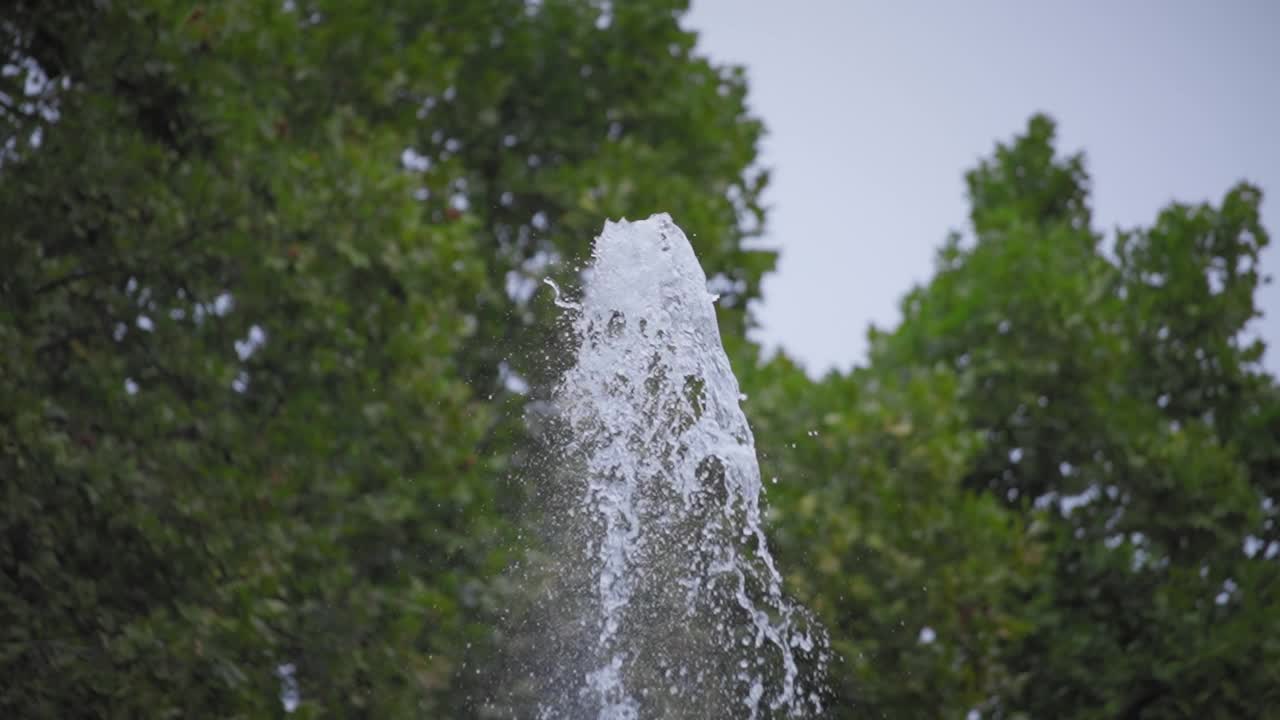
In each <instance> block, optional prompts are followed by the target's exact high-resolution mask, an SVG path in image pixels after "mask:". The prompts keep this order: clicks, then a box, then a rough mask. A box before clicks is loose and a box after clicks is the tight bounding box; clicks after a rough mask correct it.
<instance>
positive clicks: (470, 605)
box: [0, 0, 1280, 718]
mask: <svg viewBox="0 0 1280 720" xmlns="http://www.w3.org/2000/svg"><path fill="white" fill-rule="evenodd" d="M683 10H684V3H683V2H679V1H678V0H647V1H646V2H634V3H617V2H614V3H605V2H588V1H587V0H578V1H575V0H545V1H544V2H541V3H526V2H523V1H521V0H473V1H468V2H461V1H459V0H431V1H429V2H407V1H405V2H389V3H388V2H372V1H369V0H360V1H358V2H343V3H338V2H303V1H301V0H299V1H298V2H289V3H280V2H274V1H273V2H268V1H266V0H262V1H259V2H238V3H225V4H212V3H211V4H198V3H191V2H186V3H178V2H173V1H172V0H148V1H147V2H142V3H102V2H94V1H91V0H74V1H72V2H65V3H34V2H20V3H11V4H10V5H8V6H6V8H5V10H4V11H3V14H0V37H3V38H4V42H5V49H4V53H5V60H4V63H5V67H6V69H5V70H4V72H3V73H0V140H2V141H3V142H2V143H0V258H3V260H4V263H5V264H4V268H3V270H0V490H2V491H3V501H4V502H3V505H2V506H0V677H2V678H4V679H3V680H0V715H3V716H5V717H9V716H13V717H66V716H110V717H152V716H192V715H194V716H204V715H210V716H236V717H259V716H275V715H281V714H283V713H284V708H283V707H282V703H281V693H282V689H287V688H288V687H289V686H290V683H294V684H296V686H297V689H298V691H299V693H300V694H299V698H298V699H299V700H300V704H299V705H298V707H297V708H296V711H295V714H297V715H301V716H306V717H311V716H321V715H335V716H342V717H346V716H352V717H418V716H426V717H441V716H443V717H461V716H475V715H484V714H486V713H488V714H494V713H497V712H498V710H497V708H496V706H494V705H492V704H489V703H488V702H486V698H487V697H488V695H489V694H490V693H491V692H492V691H493V688H492V687H491V686H492V685H493V683H494V682H495V678H496V677H499V676H500V673H498V672H496V670H494V669H496V667H497V661H496V659H495V655H494V654H495V653H499V652H503V651H504V650H509V649H510V646H512V645H514V644H516V643H518V642H519V638H512V637H505V636H503V635H501V633H498V632H495V628H496V627H497V625H496V622H495V617H496V616H498V615H499V614H501V613H502V612H503V611H504V609H505V608H506V607H507V606H508V605H509V604H511V603H512V602H513V599H512V597H511V593H520V592H523V591H525V590H527V588H520V587H511V586H510V585H509V584H508V585H506V586H504V585H503V583H502V582H501V581H499V580H498V578H497V575H498V573H499V571H500V570H501V569H502V568H503V567H505V566H506V564H507V563H508V561H509V560H511V559H512V558H511V556H510V553H509V549H510V548H512V547H513V546H514V547H517V548H518V547H519V546H518V544H516V543H515V542H514V537H513V536H514V530H513V529H512V527H511V520H512V518H511V517H510V514H509V511H510V510H511V509H512V508H513V507H515V506H516V505H515V501H514V496H515V495H517V494H518V491H519V488H518V487H515V486H514V485H513V484H511V483H510V482H509V481H508V480H507V478H508V477H509V476H510V474H511V473H512V472H513V471H515V470H518V469H519V467H520V464H521V463H522V462H523V461H524V456H523V454H522V452H521V448H522V446H523V444H522V443H523V439H522V437H521V434H522V432H523V427H522V425H521V421H520V417H521V415H520V413H519V410H520V406H521V404H522V403H524V402H525V401H526V400H528V399H530V398H532V397H535V396H536V394H537V393H538V391H539V388H541V387H544V386H545V381H546V380H547V379H548V378H550V377H552V376H553V375H554V373H555V372H556V371H557V369H558V365H557V363H558V362H560V361H559V360H558V359H557V357H556V356H555V355H554V352H553V351H552V350H550V348H554V347H555V343H556V341H557V333H558V332H559V329H558V327H557V325H556V323H555V322H553V318H554V316H555V312H554V309H553V308H551V307H550V302H549V300H548V299H547V295H546V293H543V294H541V295H539V294H537V289H538V287H539V285H538V281H539V280H540V279H541V278H542V277H544V276H547V275H552V276H556V277H560V278H561V279H564V278H565V277H566V276H572V275H573V274H574V273H575V272H576V271H577V269H578V268H579V267H580V266H581V261H582V260H583V258H584V256H585V254H586V252H587V248H588V247H589V242H590V239H591V237H592V236H593V234H594V233H595V232H596V231H597V230H598V228H599V225H600V222H601V219H602V218H604V217H618V216H623V215H627V216H631V217H639V216H644V215H647V214H648V213H650V212H653V211H658V210H666V211H670V212H671V213H672V214H673V215H674V216H675V217H676V218H677V220H678V221H679V222H680V223H681V224H682V225H683V226H684V227H686V228H688V229H689V230H690V231H691V234H692V236H693V240H694V244H695V246H696V249H697V251H698V253H699V256H700V257H701V259H702V261H703V264H704V266H705V267H706V268H707V270H708V274H709V275H710V276H712V277H713V278H714V279H715V282H716V290H717V291H718V292H719V293H720V294H721V296H722V297H721V301H720V305H721V320H722V325H723V334H724V338H725V341H726V343H727V344H728V345H729V348H730V351H731V354H732V355H733V356H734V357H735V358H736V360H737V362H736V365H737V367H738V370H739V373H740V376H741V381H742V385H743V389H744V391H745V392H746V393H747V394H748V395H749V399H748V400H747V401H746V407H747V411H748V413H749V415H750V416H751V418H752V421H753V423H754V427H755V432H756V439H757V442H758V444H759V447H760V450H761V456H762V462H763V469H764V476H765V477H766V478H773V477H777V478H779V481H778V482H777V483H776V484H775V483H769V484H768V489H769V503H770V507H771V516H772V517H771V520H772V534H773V541H774V543H775V545H776V546H777V548H778V554H779V555H780V564H781V567H782V568H783V569H784V571H785V572H786V573H787V574H788V582H789V585H788V587H789V588H790V590H791V591H792V592H794V593H795V594H796V595H797V596H799V597H800V598H801V599H802V600H803V601H804V602H806V603H807V604H808V605H809V606H810V607H812V608H813V609H814V610H815V611H816V612H817V613H818V614H819V615H820V616H821V617H822V618H823V620H824V621H825V622H826V624H827V626H828V628H829V629H830V631H831V633H832V636H833V640H834V644H835V647H836V649H837V651H838V652H839V654H840V657H841V660H840V661H838V662H837V663H835V664H834V665H833V667H832V671H831V677H830V682H831V689H832V695H833V702H832V706H833V715H835V716H847V717H864V716H872V717H874V716H880V717H904V718H907V717H920V716H927V717H935V716H947V717H962V716H964V715H965V714H966V713H967V712H968V711H969V710H970V709H977V710H979V711H980V712H981V713H982V714H983V717H996V718H1019V717H1021V718H1028V717H1079V718H1091V717H1099V718H1101V717H1129V718H1172V717H1186V716H1195V717H1261V716H1265V715H1266V714H1267V713H1268V712H1271V711H1270V708H1271V707H1274V706H1276V705H1277V704H1278V703H1280V697H1278V696H1277V690H1276V687H1277V685H1276V683H1275V681H1274V679H1275V678H1276V677H1280V639H1278V638H1280V633H1276V632H1270V630H1273V629H1274V628H1276V627H1280V597H1277V593H1278V592H1280V583H1277V572H1278V571H1277V564H1276V559H1275V556H1276V553H1277V552H1278V551H1280V522H1278V518H1277V514H1280V503H1277V497H1278V496H1280V388H1278V387H1277V385H1276V383H1275V380H1274V378H1272V377H1271V376H1269V375H1267V374H1265V373H1264V372H1263V371H1262V370H1261V367H1260V364H1259V363H1260V359H1261V356H1262V352H1263V347H1262V345H1261V343H1259V342H1256V341H1250V340H1249V339H1248V338H1249V322H1250V320H1251V319H1253V318H1254V317H1256V315H1257V314H1258V308H1257V307H1256V305H1255V296H1256V291H1257V288H1258V285H1259V283H1260V282H1262V278H1261V277H1260V275H1259V272H1258V261H1259V254H1260V252H1261V250H1262V248H1263V247H1265V245H1266V244H1267V241H1268V237H1267V233H1266V231H1265V229H1264V228H1263V227H1262V225H1261V221H1260V216H1259V205H1260V203H1261V194H1260V192H1259V190H1258V189H1256V188H1254V187H1251V186H1249V185H1240V186H1238V187H1236V188H1234V189H1232V190H1231V191H1230V192H1228V193H1227V194H1226V196H1225V197H1224V199H1223V200H1222V201H1221V202H1220V203H1218V204H1214V205H1201V206H1184V205H1173V206H1171V207H1170V208H1168V209H1167V210H1165V211H1164V212H1162V213H1161V214H1160V216H1159V217H1158V218H1157V219H1156V221H1155V223H1154V224H1153V225H1152V226H1151V227H1149V228H1138V229H1132V230H1128V231H1125V232H1122V233H1120V234H1119V236H1118V238H1117V240H1116V242H1115V244H1114V246H1111V245H1109V244H1105V243H1104V238H1103V237H1102V236H1101V235H1100V234H1098V233H1096V232H1095V231H1094V230H1093V229H1092V227H1091V215H1090V209H1089V204H1088V176H1087V174H1086V172H1085V164H1084V160H1083V157H1081V156H1071V157H1065V158H1064V157H1061V156H1059V155H1058V154H1057V152H1056V148H1055V145H1054V126H1053V123H1052V122H1051V121H1049V120H1048V119H1047V118H1043V117H1036V118H1033V119H1032V120H1031V122H1030V124H1029V126H1028V129H1027V132H1026V133H1025V134H1024V135H1022V136H1020V137H1018V138H1016V139H1015V140H1014V141H1013V142H1012V143H1009V144H1004V145H1000V146H999V147H997V148H996V150H995V152H994V154H993V156H992V157H991V158H990V159H988V160H986V161H984V162H982V163H981V164H980V165H979V166H978V167H977V168H976V169H974V170H973V171H972V172H970V173H969V174H968V176H967V181H968V187H969V194H970V198H971V201H972V214H971V221H972V223H971V224H972V238H971V239H970V240H968V241H966V240H964V239H963V238H962V237H961V236H959V235H956V236H953V237H952V238H950V239H949V240H948V241H947V242H946V244H945V245H944V246H943V248H942V249H941V251H940V253H939V256H938V267H937V273H936V276H935V277H934V278H933V279H932V280H931V281H930V282H929V283H928V284H927V285H926V286H923V287H920V288H917V289H915V290H913V291H912V292H911V293H909V294H908V295H907V297H906V298H905V300H904V302H903V306H902V307H903V321H902V323H901V324H900V326H899V327H897V328H895V329H893V330H892V331H888V332H873V336H872V348H873V349H872V354H871V358H870V363H869V365H868V366H867V367H865V368H861V369H858V370H856V371H854V372H851V373H848V374H845V375H836V374H833V375H829V376H828V377H825V378H823V379H821V380H818V381H813V380H811V379H809V378H808V377H806V376H805V374H804V373H803V372H802V371H801V370H800V369H799V368H798V367H796V366H795V365H794V364H792V363H791V362H790V361H789V360H787V359H786V358H785V357H775V358H773V359H771V360H769V361H767V362H760V361H758V359H757V352H758V349H757V348H756V347H755V346H754V345H752V344H751V343H749V342H748V341H747V340H746V339H745V330H746V329H747V327H748V325H749V323H750V315H749V312H748V309H747V304H748V302H749V301H751V300H753V299H756V298H758V297H759V287H760V279H761V277H762V276H763V274H764V273H766V272H768V271H769V270H771V269H772V267H773V262H774V255H773V253H770V252H766V251H760V250H753V249H748V248H747V247H746V243H745V241H747V240H748V239H750V238H752V237H754V236H756V235H757V234H758V233H759V231H760V228H761V227H762V222H763V211H762V208H761V206H760V203H759V194H760V191H761V190H762V188H763V187H764V185H765V183H766V182H767V177H768V176H767V174H766V173H764V172H763V171H761V170H759V169H758V168H756V167H755V166H754V162H755V158H756V151H757V146H758V142H759V139H760V137H761V133H762V128H761V126H760V124H759V123H758V122H757V121H756V120H755V119H753V118H752V117H750V115H749V114H748V113H747V112H746V109H745V93H746V83H745V79H744V78H743V76H742V74H741V72H740V71H738V70H733V69H724V68H718V67H715V66H713V65H712V64H710V63H708V62H707V61H706V60H705V59H702V58H700V57H698V55H697V54H696V53H695V51H694V45H695V39H696V38H695V37H694V36H693V35H692V34H691V33H688V32H685V31H683V30H682V29H681V28H680V27H679V24H678V20H679V16H680V14H681V12H682V11H683ZM409 148H411V149H412V150H413V152H406V149H409ZM520 377H523V378H524V379H525V380H527V381H528V382H529V383H530V384H531V385H532V387H533V394H532V395H530V396H528V397H526V396H523V395H521V393H520V392H518V388H519V386H520V380H519V378H520ZM513 388H515V389H517V390H513ZM504 644H505V646H504ZM286 666H287V667H288V668H290V670H289V671H288V672H287V673H284V674H286V675H287V676H288V677H287V678H286V679H282V678H281V677H280V675H281V674H282V671H283V670H284V668H285V667H286Z"/></svg>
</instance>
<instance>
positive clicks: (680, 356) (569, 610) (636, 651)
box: [541, 214, 829, 720]
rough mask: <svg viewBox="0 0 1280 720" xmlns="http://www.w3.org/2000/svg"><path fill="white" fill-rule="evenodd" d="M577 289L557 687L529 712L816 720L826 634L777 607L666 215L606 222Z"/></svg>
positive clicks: (756, 482)
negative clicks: (813, 719)
mask: <svg viewBox="0 0 1280 720" xmlns="http://www.w3.org/2000/svg"><path fill="white" fill-rule="evenodd" d="M587 278H588V279H587V281H586V284H585V287H584V289H583V293H582V297H581V301H580V303H577V304H575V303H570V302H567V301H565V300H562V299H561V298H560V297H559V295H560V293H559V289H558V288H556V290H557V293H556V294H557V298H556V300H557V305H558V306H560V307H562V308H565V309H566V310H568V311H570V318H571V320H572V323H573V330H574V335H575V336H576V338H577V340H578V342H579V343H580V345H579V347H578V351H577V355H576V363H575V364H574V365H573V367H572V368H571V369H569V370H568V372H566V373H565V374H564V376H563V378H562V379H561V381H560V383H559V385H558V386H557V387H556V390H555V393H554V403H555V405H556V407H557V409H558V412H559V414H560V416H561V420H562V421H563V428H564V431H563V437H562V439H561V440H560V448H559V450H560V452H559V455H558V457H559V458H560V461H559V462H558V464H557V473H556V476H557V478H558V479H559V481H560V483H561V484H562V485H563V486H564V487H565V488H566V489H565V490H563V491H562V492H564V493H567V495H568V497H567V499H566V501H565V502H564V504H563V507H562V511H561V512H560V513H559V516H558V517H556V518H553V519H554V521H555V522H556V523H558V524H559V526H560V527H559V532H560V536H559V537H560V540H559V542H558V543H557V544H558V546H559V547H558V548H557V549H553V550H554V551H555V552H558V553H559V555H558V556H559V557H560V558H561V561H560V563H559V566H558V569H557V570H556V571H555V572H556V573H558V574H559V575H560V576H561V577H560V578H558V581H559V583H560V586H561V588H562V589H561V591H560V593H559V594H558V595H556V596H555V597H556V598H558V599H557V600H555V601H554V602H553V604H555V606H556V607H555V608H554V614H555V615H557V616H558V624H556V630H554V631H553V632H552V634H554V635H556V639H555V640H554V641H551V642H550V643H549V645H550V646H553V647H555V648H556V650H555V651H554V652H555V654H556V657H555V659H554V661H553V662H554V663H555V664H556V665H557V666H558V667H559V670H558V672H561V673H563V676H562V677H561V678H560V679H559V680H558V681H554V682H553V683H552V684H550V685H549V686H548V688H549V689H547V690H544V697H543V701H542V708H541V716H542V717H545V718H561V717H572V718H587V717H595V718H599V719H600V720H628V719H630V718H640V717H645V718H648V717H699V718H715V717H731V718H742V717H751V718H756V717H777V716H786V717H805V716H811V715H815V714H820V713H821V695H822V688H823V673H824V670H825V664H826V661H827V657H828V655H829V650H828V646H827V640H826V636H825V633H824V632H823V631H822V629H821V627H819V626H818V625H817V624H816V622H814V621H813V620H812V619H811V618H810V616H809V615H808V614H807V613H806V612H805V611H804V610H803V608H800V607H799V606H796V605H794V604H792V603H790V602H789V601H788V600H787V599H786V598H785V597H784V596H783V593H782V587H781V585H782V579H781V576H780V574H779V572H778V570H777V568H776V567H775V564H774V561H773V558H772V556H771V555H770V553H769V549H768V546H767V543H766V541H765V535H764V531H763V528H762V521H761V506H760V497H761V493H762V486H761V482H760V471H759V467H758V466H757V463H756V457H755V447H754V440H753V438H752V435H751V430H750V428H749V427H748V425H747V420H746V417H745V416H744V415H743V413H742V410H741V409H740V408H739V406H738V401H739V397H740V395H739V390H738V382H737V379H736V378H735V377H734V375H733V372H732V370H731V369H730V366H729V361H728V358H727V357H726V356H725V353H724V350H723V348H722V346H721V341H720V333H719V329H718V326H717V324H716V315H715V310H714V306H713V302H714V299H715V298H714V296H713V295H712V294H710V293H709V292H708V291H707V289H706V276H705V275H704V274H703V271H702V268H701V266H700V265H699V264H698V261H697V258H696V257H695V256H694V253H693V248H692V247H691V246H690V244H689V241H688V239H687V238H686V237H685V235H684V233H683V232H682V231H681V230H680V228H678V227H677V226H676V225H675V224H674V223H673V222H672V220H671V218H670V217H669V216H667V215H666V214H661V215H655V216H653V217H651V218H649V219H648V220H644V221H640V222H633V223H629V222H626V221H623V222H620V223H607V224H606V225H605V229H604V232H603V234H602V235H601V236H600V237H599V238H597V240H596V244H595V248H594V253H593V261H592V265H591V268H590V271H589V272H588V274H587ZM550 672H557V671H555V670H552V671H550ZM548 696H549V697H548Z"/></svg>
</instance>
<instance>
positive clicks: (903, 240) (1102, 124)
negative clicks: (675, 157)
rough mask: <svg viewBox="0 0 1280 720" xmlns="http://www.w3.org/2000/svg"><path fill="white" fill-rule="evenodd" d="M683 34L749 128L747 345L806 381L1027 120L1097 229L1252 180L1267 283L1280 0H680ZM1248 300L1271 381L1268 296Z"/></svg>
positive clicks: (885, 309)
mask: <svg viewBox="0 0 1280 720" xmlns="http://www.w3.org/2000/svg"><path fill="white" fill-rule="evenodd" d="M686 24H687V26H688V27H690V28H692V29H695V30H698V31H699V32H700V34H701V44H700V45H701V48H702V51H703V52H705V53H707V54H709V55H710V56H711V57H712V58H713V59H715V60H717V61H720V62H727V63H736V64H742V65H745V66H746V68H747V75H748V78H749V81H750V87H751V96H750V98H751V106H752V108H753V109H754V111H755V112H756V114H757V115H759V116H760V117H762V118H763V119H764V121H765V123H766V125H767V126H768V128H769V136H768V138H767V139H766V141H765V144H764V156H763V160H764V162H765V164H767V165H769V166H770V167H772V168H773V169H774V176H773V186H772V189H771V190H770V192H769V194H768V195H767V198H766V199H767V201H768V203H769V204H770V206H771V213H770V219H769V235H768V241H769V243H770V244H771V245H772V246H774V247H777V248H779V249H781V251H782V260H781V264H780V266H779V271H778V272H777V273H775V274H774V275H773V276H772V277H771V278H769V279H768V280H766V282H765V285H764V296H765V301H764V304H763V306H762V307H761V308H760V310H761V312H760V313H759V316H760V318H761V320H762V322H763V325H764V327H763V332H762V335H761V339H763V340H765V341H766V343H767V344H780V345H781V346H782V347H784V348H785V349H786V350H787V351H788V352H790V353H791V354H792V355H793V356H795V357H797V358H799V359H800V360H801V361H802V362H803V363H804V364H805V366H806V367H808V368H809V369H810V370H811V371H821V370H824V369H826V368H828V367H832V366H835V367H840V368H847V367H849V366H850V365H852V364H862V363H863V362H864V361H865V353H866V340H865V330H866V327H867V325H868V324H869V323H874V324H876V325H877V326H880V327H889V326H892V325H893V324H895V323H896V322H897V320H898V318H899V313H898V310H897V303H898V300H899V298H900V297H901V296H902V295H903V294H904V293H905V292H906V291H907V290H908V289H909V288H910V287H911V286H912V285H913V284H914V283H920V282H924V281H926V280H927V279H928V278H929V276H930V275H931V273H932V267H933V255H934V250H935V248H936V247H937V246H938V245H939V244H940V242H941V241H942V239H943V238H944V236H945V235H946V232H947V231H948V230H949V229H952V228H957V229H959V228H963V226H964V221H965V214H966V203H965V198H964V188H963V178H962V174H963V171H964V170H965V169H967V168H970V167H971V166H973V164H974V163H975V161H977V160H978V158H980V157H982V156H984V155H986V154H987V153H989V152H990V151H991V149H992V148H993V146H994V143H995V142H996V140H1004V139H1008V138H1009V137H1011V136H1012V135H1013V134H1014V133H1015V132H1018V131H1020V130H1021V129H1023V128H1024V127H1025V124H1026V120H1027V118H1028V117H1029V116H1030V115H1031V114H1032V113H1034V112H1037V111H1043V112H1047V113H1048V114H1050V115H1051V116H1053V117H1054V118H1055V119H1057V120H1058V124H1059V137H1060V144H1059V148H1060V149H1061V150H1063V151H1075V150H1080V149H1083V150H1084V151H1085V152H1086V154H1087V156H1088V168H1089V170H1090V173H1091V174H1092V177H1093V182H1094V184H1093V188H1094V190H1093V207H1094V213H1095V221H1096V225H1097V227H1098V228H1099V229H1103V230H1108V231H1109V230H1111V229H1112V228H1114V227H1116V226H1121V227H1132V226H1135V225H1147V224H1149V223H1150V222H1151V221H1152V219H1154V217H1155V214H1156V212H1157V211H1158V210H1159V209H1160V208H1161V207H1163V206H1164V205H1166V204H1167V203H1168V202H1169V201H1170V200H1174V199H1177V200H1181V201H1186V202H1199V201H1204V200H1214V201H1215V202H1216V201H1217V200H1219V199H1220V198H1221V197H1222V195H1223V193H1224V192H1225V191H1226V190H1227V189H1228V188H1229V187H1230V186H1231V185H1232V184H1233V183H1235V182H1236V181H1238V180H1240V179H1248V180H1250V181H1252V182H1254V183H1257V184H1258V185H1260V186H1261V187H1262V189H1263V191H1264V192H1265V193H1267V194H1268V195H1269V197H1268V199H1267V200H1266V201H1265V202H1264V205H1263V219H1264V222H1265V223H1266V225H1267V227H1268V229H1269V230H1270V231H1271V233H1272V237H1273V240H1272V243H1273V244H1272V247H1270V248H1268V250H1267V251H1266V253H1265V254H1264V259H1263V271H1264V272H1265V273H1268V274H1272V275H1280V250H1278V249H1277V245H1280V0H1274V1H1273V0H1252V1H1250V0H1219V1H1217V2H1210V1H1208V0H1203V1H1199V2H1192V1H1190V0H1185V1H1184V0H1176V1H1173V0H1165V1H1160V2H1157V1H1156V0H1147V1H1145V2H1137V1H1132V2H1102V1H1101V0H1072V1H1071V2H1066V1H1060V2H1055V3H1047V2H1029V1H1027V0H1022V1H1017V0H976V1H975V0H969V1H968V2H963V3H960V2H930V3H923V2H908V1H905V0H893V1H892V2H887V1H885V2H881V1H875V2H871V1H866V2H861V1H855V0H793V1H787V2H784V1H783V0H693V9H692V11H691V12H690V14H689V15H688V20H687V23H686ZM1260 305H1261V307H1262V309H1263V310H1264V311H1266V312H1267V317H1265V318H1264V319H1263V320H1261V321H1258V322H1256V323H1255V326H1254V329H1255V331H1256V332H1258V333H1260V334H1261V335H1262V336H1263V338H1264V339H1266V340H1267V342H1268V345H1269V346H1270V348H1272V350H1271V351H1269V352H1268V357H1267V360H1266V365H1267V367H1268V368H1270V369H1271V370H1272V371H1273V372H1275V371H1277V370H1280V286H1277V285H1275V284H1272V285H1270V286H1268V287H1267V288H1265V289H1264V290H1263V291H1262V294H1261V297H1260Z"/></svg>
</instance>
